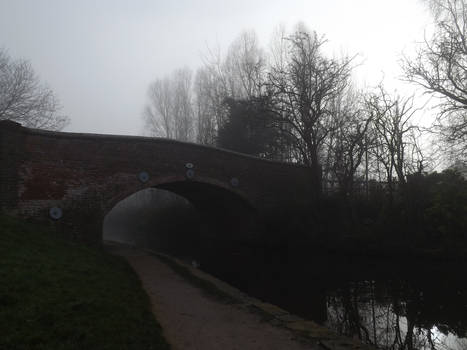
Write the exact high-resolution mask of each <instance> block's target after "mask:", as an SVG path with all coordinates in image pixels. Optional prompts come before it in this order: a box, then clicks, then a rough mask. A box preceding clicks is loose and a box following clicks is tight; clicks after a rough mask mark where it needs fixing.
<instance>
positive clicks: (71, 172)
mask: <svg viewBox="0 0 467 350" xmlns="http://www.w3.org/2000/svg"><path fill="white" fill-rule="evenodd" d="M150 187H153V188H163V189H167V190H170V191H172V192H175V193H177V194H179V195H181V196H184V197H186V198H187V199H188V200H189V201H191V202H192V203H193V205H194V206H195V208H197V209H198V210H199V211H201V212H204V213H205V215H207V216H209V217H211V218H214V220H217V221H219V222H220V223H221V224H223V225H224V226H226V227H236V228H237V229H238V228H239V227H240V226H241V225H243V224H241V222H245V221H247V220H243V219H241V218H245V217H247V216H249V217H250V218H251V213H255V215H256V216H258V215H259V216H261V215H268V213H269V214H270V213H273V212H277V211H278V210H279V211H280V209H281V208H284V207H286V206H288V205H292V204H297V203H300V204H305V203H307V201H308V199H309V198H310V196H309V194H310V191H311V188H310V183H309V175H308V169H307V168H305V167H301V166H297V165H292V164H285V163H280V162H273V161H268V160H263V159H259V158H256V157H251V156H247V155H242V154H238V153H235V152H230V151H226V150H222V149H217V148H213V147H207V146H202V145H197V144H192V143H184V142H178V141H174V140H168V139H159V138H149V137H136V136H116V135H96V134H78V133H65V132H51V131H42V130H36V129H29V128H25V127H22V126H21V125H20V124H18V123H15V122H12V121H0V190H1V191H0V210H1V211H3V212H7V213H9V214H12V215H16V216H21V217H26V218H35V219H42V220H45V221H48V222H49V223H50V224H51V225H54V227H55V228H56V229H57V230H59V231H62V232H63V233H64V234H65V235H68V236H71V237H72V238H73V239H77V240H81V241H84V242H86V243H90V244H93V243H100V242H101V241H102V223H103V219H104V217H105V215H106V214H107V213H108V212H109V211H110V210H111V209H112V208H113V206H114V205H115V204H116V203H118V202H119V201H120V200H122V199H124V198H126V197H127V196H129V195H131V194H133V193H135V192H137V191H140V190H143V189H145V188H150ZM237 232H239V231H237Z"/></svg>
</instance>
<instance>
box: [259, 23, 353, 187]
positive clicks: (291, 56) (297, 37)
mask: <svg viewBox="0 0 467 350" xmlns="http://www.w3.org/2000/svg"><path fill="white" fill-rule="evenodd" d="M324 43H325V40H324V39H323V38H321V37H318V35H317V34H316V33H315V32H309V31H308V30H307V29H306V28H304V27H303V26H302V27H299V28H298V29H297V31H296V32H295V33H293V34H292V35H290V36H288V37H287V38H285V39H283V41H282V44H281V45H279V50H280V49H282V50H285V52H278V51H276V53H275V59H274V63H275V64H274V65H273V66H272V67H271V71H270V74H269V78H268V83H267V84H268V93H269V94H270V95H271V100H272V101H273V105H274V109H275V113H276V116H277V120H278V122H281V123H284V124H287V125H288V126H289V128H288V130H289V132H290V136H291V138H292V139H293V140H294V146H295V148H296V150H297V151H298V154H297V155H298V156H299V159H297V160H298V161H299V162H302V163H304V164H306V165H308V166H310V168H311V175H312V181H313V183H314V184H315V186H316V188H315V190H316V192H317V193H319V192H320V190H321V161H320V153H321V151H322V146H323V143H324V140H325V139H326V138H327V137H328V135H329V133H330V131H331V128H332V127H333V122H332V110H331V107H332V103H333V101H334V100H335V99H336V97H337V96H338V95H340V94H341V93H342V92H343V91H344V89H345V88H346V87H347V85H348V83H349V81H350V73H351V68H352V67H351V59H349V58H344V59H342V60H338V59H330V58H327V57H325V56H324V55H323V53H322V52H321V47H322V46H323V45H324ZM286 130H287V129H286Z"/></svg>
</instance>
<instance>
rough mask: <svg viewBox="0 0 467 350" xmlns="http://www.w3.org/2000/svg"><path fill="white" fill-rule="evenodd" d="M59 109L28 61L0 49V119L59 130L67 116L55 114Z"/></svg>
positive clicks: (55, 100)
mask: <svg viewBox="0 0 467 350" xmlns="http://www.w3.org/2000/svg"><path fill="white" fill-rule="evenodd" d="M60 108H61V107H60V104H59V102H58V99H57V98H56V97H55V95H54V93H53V92H52V90H50V89H49V88H48V87H47V86H45V85H44V84H42V83H41V82H40V81H39V78H38V77H37V75H36V74H35V73H34V70H33V69H32V67H31V65H30V63H29V62H27V61H24V60H16V61H15V60H12V59H11V58H10V56H9V55H8V54H7V52H6V51H5V50H2V49H0V120H4V119H10V120H14V121H16V122H19V123H21V124H23V125H25V126H28V127H32V128H39V129H49V130H61V129H63V128H64V127H65V126H66V125H67V124H68V123H69V119H68V117H66V116H63V115H59V114H58V112H59V110H60Z"/></svg>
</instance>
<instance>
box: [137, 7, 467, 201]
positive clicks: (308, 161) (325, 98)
mask: <svg viewBox="0 0 467 350" xmlns="http://www.w3.org/2000/svg"><path fill="white" fill-rule="evenodd" d="M429 3H430V5H431V6H432V9H433V10H434V14H435V19H436V26H437V31H436V32H435V34H434V36H433V37H432V38H431V39H429V40H428V39H427V40H426V41H425V44H423V45H421V46H420V47H419V51H418V55H417V57H415V58H414V59H409V58H405V61H404V63H403V70H404V72H405V75H406V78H407V79H408V80H409V81H412V82H415V83H417V84H418V85H421V86H423V87H424V88H425V89H426V90H427V92H429V93H433V94H437V95H438V96H441V104H440V108H441V109H440V117H439V121H440V123H441V126H442V127H441V128H440V130H442V132H443V135H444V136H445V138H444V139H445V140H449V141H450V142H451V144H454V143H455V144H456V147H457V150H460V151H461V153H460V154H461V156H462V155H463V156H465V150H466V147H467V139H466V135H467V133H466V130H467V127H466V125H467V124H466V120H465V115H466V114H465V109H466V106H467V94H466V91H467V87H466V84H465V81H464V80H465V79H464V75H465V74H467V63H466V62H467V55H466V54H467V51H466V49H465V47H466V46H465V45H464V44H465V28H466V26H467V24H466V23H465V22H464V20H465V18H467V6H466V5H465V3H464V1H461V0H448V1H439V0H431V1H429ZM325 45H326V40H325V38H324V37H323V36H320V35H318V34H317V33H316V32H314V31H310V30H308V29H307V28H306V27H305V26H304V25H303V24H299V25H297V26H296V27H295V29H294V30H293V31H292V32H286V31H285V30H284V29H283V28H278V29H277V30H276V32H275V37H274V39H273V40H272V44H271V46H270V47H269V50H264V49H263V48H261V47H260V46H259V43H258V39H257V37H256V35H255V34H254V33H253V32H244V33H242V34H240V36H239V37H238V38H237V39H236V40H235V41H234V42H233V43H232V44H231V45H230V46H229V48H228V50H227V51H226V53H225V54H224V55H222V54H221V53H220V52H217V51H215V50H213V51H210V52H209V53H208V54H207V55H206V57H205V59H204V64H203V66H202V67H200V68H199V69H198V70H197V71H196V73H195V74H194V75H193V74H192V73H191V72H190V71H189V70H187V69H185V70H183V72H184V73H183V74H182V75H181V73H180V71H179V72H178V73H177V72H176V73H174V74H173V75H172V76H169V77H166V78H164V79H157V80H156V81H155V82H154V83H153V84H152V85H151V87H150V88H149V103H148V105H147V107H146V110H145V118H146V125H147V127H148V130H149V131H150V133H151V134H153V135H157V136H164V137H169V138H175V139H179V140H189V141H195V142H198V143H202V144H207V145H214V146H219V147H224V148H228V149H232V150H235V151H239V152H243V153H249V154H252V155H256V156H260V157H265V158H269V159H276V160H280V161H287V162H296V163H301V164H304V165H307V166H309V167H310V177H311V180H312V181H313V183H314V184H316V186H317V188H316V190H317V192H320V191H321V189H327V190H334V189H335V190H337V191H340V192H341V193H343V194H345V195H346V196H349V195H352V193H353V192H354V191H355V190H356V189H357V187H360V190H361V189H362V187H361V186H356V184H357V183H365V184H366V185H365V188H366V192H368V183H369V181H370V180H376V181H379V182H385V183H387V187H388V188H389V191H390V192H392V191H393V190H394V188H395V186H396V184H405V183H406V182H407V176H408V175H410V174H415V173H422V172H423V171H426V170H427V168H428V167H429V165H430V164H429V162H428V157H427V156H426V155H425V154H423V152H422V147H421V141H420V140H421V138H420V136H421V134H422V129H421V128H419V127H418V126H417V125H416V123H415V122H414V120H415V118H414V117H415V116H416V115H417V114H418V113H419V112H420V110H421V107H420V106H417V105H416V100H415V98H414V97H413V96H403V95H400V94H398V93H397V92H389V91H388V90H387V89H386V88H385V87H384V85H383V84H382V83H381V84H380V85H379V86H377V87H375V88H373V89H367V90H366V91H362V90H359V89H358V88H356V87H355V85H354V83H353V82H352V71H353V67H354V65H355V62H354V58H353V57H349V56H345V55H344V56H341V57H333V58H331V57H329V56H328V55H326V54H325V53H324V51H323V48H324V46H325ZM182 76H183V77H184V78H183V79H182V78H181V77H182ZM192 76H194V79H193V81H192V80H191V77H192ZM180 79H182V80H183V82H184V83H183V84H180ZM177 86H178V87H179V88H178V89H177V88H176V87H177ZM464 95H465V96H464ZM462 151H464V152H462Z"/></svg>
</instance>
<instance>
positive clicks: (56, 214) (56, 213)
mask: <svg viewBox="0 0 467 350" xmlns="http://www.w3.org/2000/svg"><path fill="white" fill-rule="evenodd" d="M49 215H50V217H51V218H52V219H54V220H58V219H60V218H61V217H62V215H63V212H62V209H61V208H59V207H53V208H50V210H49Z"/></svg>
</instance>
